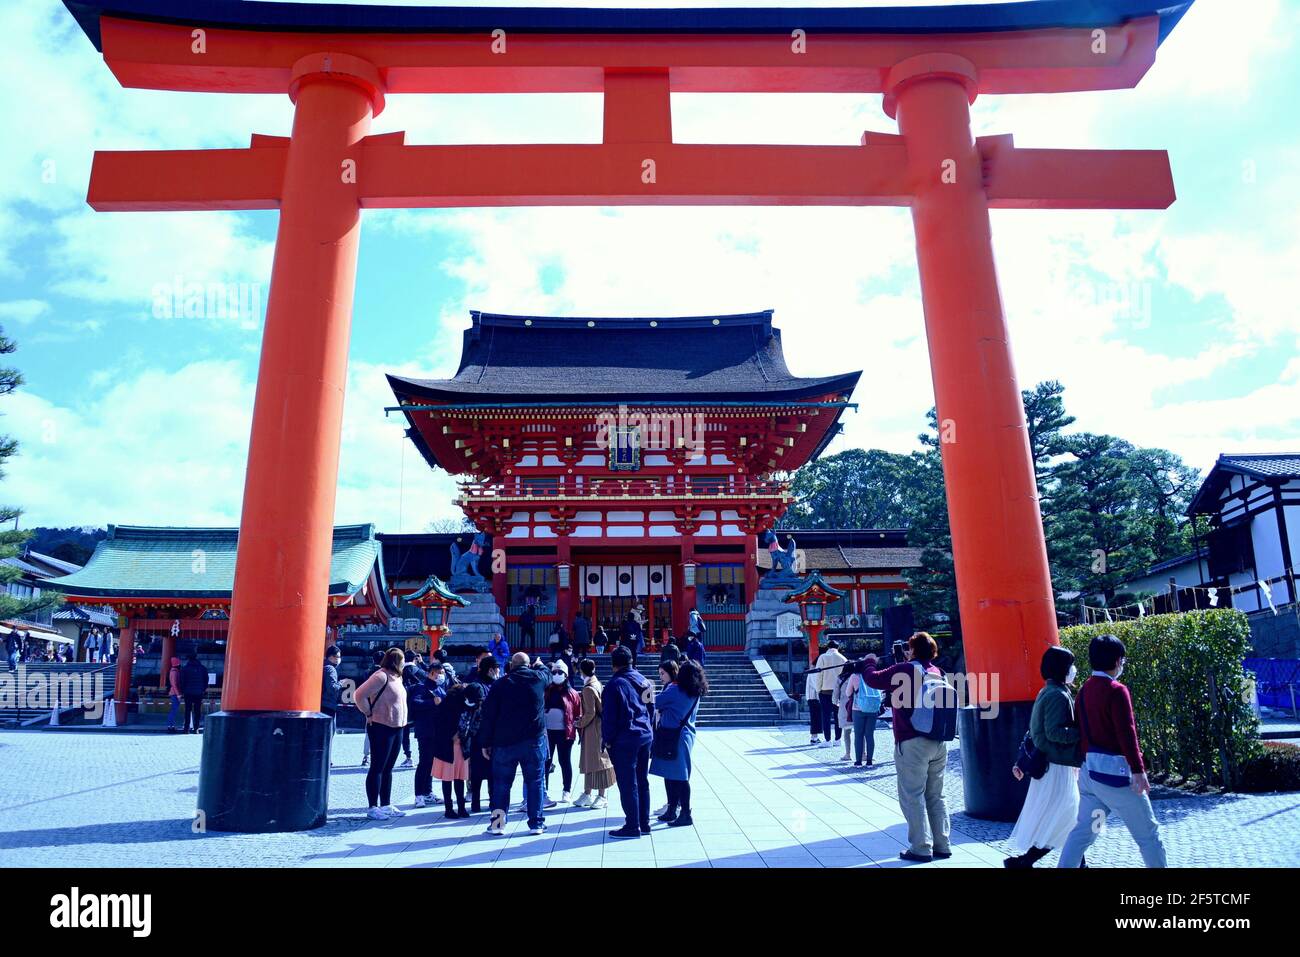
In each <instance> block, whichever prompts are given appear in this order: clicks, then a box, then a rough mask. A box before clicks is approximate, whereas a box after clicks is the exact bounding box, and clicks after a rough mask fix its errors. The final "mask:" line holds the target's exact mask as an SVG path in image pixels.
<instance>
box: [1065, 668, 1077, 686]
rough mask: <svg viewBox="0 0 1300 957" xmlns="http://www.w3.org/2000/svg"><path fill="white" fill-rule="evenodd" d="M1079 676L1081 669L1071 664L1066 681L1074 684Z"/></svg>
mask: <svg viewBox="0 0 1300 957" xmlns="http://www.w3.org/2000/svg"><path fill="white" fill-rule="evenodd" d="M1077 677H1079V669H1078V668H1077V667H1076V666H1075V665H1070V673H1069V674H1067V675H1066V676H1065V683H1066V684H1067V685H1072V684H1074V679H1075V678H1077Z"/></svg>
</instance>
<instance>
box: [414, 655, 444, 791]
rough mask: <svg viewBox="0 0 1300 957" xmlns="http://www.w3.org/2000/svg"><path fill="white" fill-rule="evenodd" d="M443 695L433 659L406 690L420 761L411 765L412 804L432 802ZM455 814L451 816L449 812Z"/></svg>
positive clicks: (441, 675)
mask: <svg viewBox="0 0 1300 957" xmlns="http://www.w3.org/2000/svg"><path fill="white" fill-rule="evenodd" d="M446 696H447V679H446V676H445V674H444V672H443V668H442V665H441V664H439V663H438V662H434V664H433V666H432V667H430V668H429V670H428V671H427V672H425V673H424V677H423V680H422V681H420V682H419V683H418V684H416V685H415V686H414V687H412V688H411V689H410V691H409V692H408V696H407V705H408V709H409V711H410V715H411V719H412V720H411V724H412V726H413V727H414V729H415V743H416V745H417V746H418V750H419V755H420V760H419V762H418V763H417V764H416V766H415V806H416V807H426V806H428V805H430V804H432V803H433V764H434V754H435V752H436V751H437V746H436V744H435V741H436V739H437V736H438V725H439V721H438V712H439V710H440V709H441V708H442V703H443V700H444V699H445V698H446ZM453 816H455V815H453Z"/></svg>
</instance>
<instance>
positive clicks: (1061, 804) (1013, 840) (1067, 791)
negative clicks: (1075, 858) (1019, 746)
mask: <svg viewBox="0 0 1300 957" xmlns="http://www.w3.org/2000/svg"><path fill="white" fill-rule="evenodd" d="M1039 671H1040V673H1041V674H1042V676H1043V679H1044V680H1045V681H1046V682H1047V683H1046V684H1044V685H1043V689H1042V690H1041V691H1039V692H1038V697H1037V698H1035V699H1034V710H1033V712H1032V713H1031V714H1030V716H1029V734H1030V736H1031V737H1032V739H1033V742H1034V750H1035V751H1038V752H1040V753H1041V754H1042V755H1043V757H1044V758H1045V759H1046V761H1047V770H1046V773H1044V774H1043V776H1042V777H1038V778H1031V779H1030V781H1029V793H1028V795H1026V797H1025V804H1024V807H1022V808H1021V809H1020V817H1019V818H1018V819H1017V820H1016V827H1015V830H1013V831H1012V832H1011V837H1010V838H1009V839H1008V840H1007V846H1008V847H1010V848H1011V850H1012V853H1013V856H1012V857H1008V858H1007V859H1006V860H1004V861H1003V862H1002V864H1003V866H1004V867H1013V868H1025V867H1033V866H1034V862H1035V861H1037V860H1039V859H1040V858H1042V857H1046V856H1047V853H1048V852H1049V851H1050V850H1051V849H1052V848H1054V847H1060V846H1061V845H1062V844H1064V843H1065V838H1066V835H1068V834H1069V833H1070V828H1071V827H1073V826H1074V822H1075V819H1076V818H1077V817H1078V814H1079V765H1080V764H1081V763H1082V758H1081V757H1080V756H1079V726H1078V725H1077V724H1075V721H1074V698H1073V697H1072V696H1071V695H1070V685H1071V684H1072V683H1073V682H1074V678H1075V675H1076V674H1077V673H1078V669H1077V668H1076V667H1075V666H1074V655H1073V654H1072V653H1071V652H1070V651H1069V649H1067V648H1061V647H1052V648H1048V649H1047V650H1046V651H1045V652H1043V661H1042V663H1041V664H1040V665H1039ZM1011 773H1012V774H1014V775H1015V777H1016V780H1018V781H1020V780H1024V771H1022V770H1021V769H1020V768H1019V767H1013V768H1012V769H1011Z"/></svg>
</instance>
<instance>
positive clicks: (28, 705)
mask: <svg viewBox="0 0 1300 957" xmlns="http://www.w3.org/2000/svg"><path fill="white" fill-rule="evenodd" d="M116 667H117V666H116V665H111V664H107V665H106V664H101V663H96V662H45V661H39V662H37V661H29V662H24V663H23V664H21V665H19V670H18V671H16V672H11V671H9V670H8V669H7V668H6V667H5V666H4V665H3V664H0V669H3V670H0V726H7V727H15V726H26V725H30V724H39V723H41V722H42V721H43V720H48V719H49V716H50V712H51V710H52V708H53V705H54V702H55V699H56V698H57V699H58V702H59V704H60V705H61V706H62V708H63V709H67V710H68V711H72V710H73V709H79V708H80V707H81V706H82V705H84V704H89V703H93V702H94V701H97V700H100V699H101V698H103V697H106V696H110V695H112V693H113V677H114V672H115V670H116ZM20 703H21V704H23V705H24V706H23V707H17V705H18V704H20ZM70 717H73V716H70Z"/></svg>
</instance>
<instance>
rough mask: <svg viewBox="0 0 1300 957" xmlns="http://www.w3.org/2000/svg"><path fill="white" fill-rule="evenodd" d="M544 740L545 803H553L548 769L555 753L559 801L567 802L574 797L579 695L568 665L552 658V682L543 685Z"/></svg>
mask: <svg viewBox="0 0 1300 957" xmlns="http://www.w3.org/2000/svg"><path fill="white" fill-rule="evenodd" d="M545 707H546V742H547V745H548V748H549V750H548V753H547V759H546V798H545V804H544V806H545V807H552V806H554V803H555V802H553V801H552V800H551V795H550V790H551V771H552V770H553V769H554V767H555V760H556V757H557V756H558V757H559V762H560V780H561V782H562V783H563V785H564V793H563V794H561V795H560V801H561V802H563V803H565V804H567V803H569V801H570V800H571V799H572V797H573V742H574V741H575V740H576V739H577V737H578V728H577V722H578V714H579V713H580V712H581V711H582V699H581V698H580V697H579V696H578V692H576V691H574V690H573V688H571V687H570V686H569V668H568V665H566V664H565V663H564V662H563V661H560V660H556V661H553V662H551V683H550V684H549V685H547V687H546V694H545Z"/></svg>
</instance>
